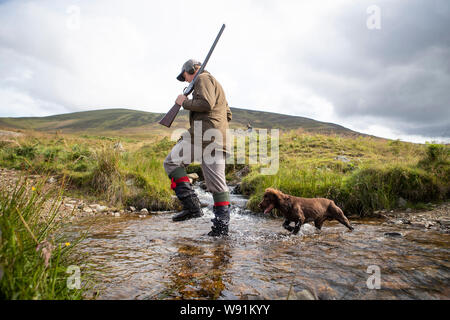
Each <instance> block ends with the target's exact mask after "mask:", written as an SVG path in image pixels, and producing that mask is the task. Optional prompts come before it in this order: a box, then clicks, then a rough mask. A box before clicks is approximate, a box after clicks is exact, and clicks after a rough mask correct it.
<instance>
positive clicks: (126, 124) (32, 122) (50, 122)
mask: <svg viewBox="0 0 450 320" xmlns="http://www.w3.org/2000/svg"><path fill="white" fill-rule="evenodd" d="M231 111H232V113H233V120H232V121H231V122H230V127H231V128H242V129H245V128H247V124H248V123H251V125H252V126H253V127H254V128H268V129H272V128H279V129H298V128H301V129H303V130H305V131H308V132H314V133H336V134H342V135H363V134H360V133H358V132H355V131H352V130H350V129H347V128H345V127H343V126H340V125H337V124H333V123H326V122H320V121H316V120H313V119H309V118H304V117H298V116H290V115H284V114H279V113H272V112H263V111H255V110H246V109H238V108H231ZM162 117H163V114H162V113H153V112H145V111H136V110H129V109H104V110H93V111H83V112H74V113H67V114H60V115H54V116H48V117H20V118H0V128H3V129H22V130H29V129H31V130H37V131H55V130H59V131H62V132H67V133H75V132H80V131H83V132H105V131H120V132H123V133H127V132H128V133H134V134H136V133H140V132H145V131H148V130H157V131H161V130H164V127H163V126H161V125H159V124H158V120H159V119H161V118H162ZM187 126H188V112H187V111H186V110H181V111H180V113H179V114H178V116H177V118H176V120H175V122H174V124H173V128H177V127H187Z"/></svg>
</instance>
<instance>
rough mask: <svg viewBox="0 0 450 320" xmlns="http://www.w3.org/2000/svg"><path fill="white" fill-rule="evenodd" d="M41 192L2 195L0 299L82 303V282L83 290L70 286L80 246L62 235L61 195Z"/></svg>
mask: <svg viewBox="0 0 450 320" xmlns="http://www.w3.org/2000/svg"><path fill="white" fill-rule="evenodd" d="M41 188H42V184H40V185H36V186H28V185H27V184H26V183H25V182H22V183H19V184H18V185H17V187H16V188H15V190H14V191H13V192H10V191H7V190H5V189H3V188H1V189H0V231H1V232H0V299H4V300H15V299H19V300H28V299H34V300H36V299H39V300H41V299H51V300H53V299H81V295H82V290H83V286H82V285H81V279H80V286H79V287H77V284H76V282H75V281H76V280H75V279H74V280H73V281H72V280H71V279H69V286H68V277H69V276H70V275H71V273H70V272H69V273H67V272H68V267H69V266H70V265H74V264H77V262H76V261H75V260H74V259H73V258H72V256H71V253H72V251H73V250H74V248H75V246H76V243H77V241H75V242H74V241H72V242H70V243H69V242H67V240H66V239H64V238H62V236H61V235H60V234H59V232H58V231H59V230H60V227H61V224H60V223H57V222H56V219H55V218H56V216H57V214H58V206H59V205H60V201H59V200H58V194H56V195H55V194H51V193H44V192H43V191H42V189H41ZM50 198H52V199H53V200H50ZM48 201H51V205H50V208H49V209H48V207H46V206H45V204H46V202H48ZM44 208H46V209H44ZM69 271H70V270H69ZM72 284H74V286H72Z"/></svg>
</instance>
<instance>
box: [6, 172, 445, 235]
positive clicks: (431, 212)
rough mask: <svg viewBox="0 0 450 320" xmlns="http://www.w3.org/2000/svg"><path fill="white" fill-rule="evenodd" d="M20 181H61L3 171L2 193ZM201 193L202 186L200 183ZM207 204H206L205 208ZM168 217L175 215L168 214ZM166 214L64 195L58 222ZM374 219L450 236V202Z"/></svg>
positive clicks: (46, 186) (48, 184) (55, 184)
mask: <svg viewBox="0 0 450 320" xmlns="http://www.w3.org/2000/svg"><path fill="white" fill-rule="evenodd" d="M19 181H25V183H26V184H27V186H28V189H30V190H31V188H32V187H33V186H35V185H37V184H40V183H42V182H44V183H43V190H44V191H45V192H47V191H48V190H51V189H53V190H57V189H59V188H60V186H61V183H62V181H61V180H60V179H59V178H58V177H55V176H43V175H29V174H28V173H27V172H23V171H19V170H14V169H5V168H0V184H1V186H2V189H4V190H6V191H7V192H12V191H13V190H14V188H15V187H16V185H17V183H18V182H19ZM199 186H200V189H201V187H202V186H203V183H202V182H200V183H199ZM206 204H207V203H204V205H206ZM46 206H47V207H46V209H45V210H43V213H44V214H45V212H49V211H50V207H49V206H50V202H48V203H47V204H46ZM166 212H168V213H171V212H174V211H166ZM161 213H164V211H151V210H149V209H147V208H141V209H137V208H135V207H133V206H131V207H127V208H117V207H114V206H108V204H107V203H105V202H93V201H89V199H86V198H84V199H83V198H81V197H80V198H78V197H74V196H66V195H62V197H61V206H60V207H59V208H58V215H57V219H58V221H65V222H69V223H70V222H72V221H74V220H75V219H80V218H85V217H95V216H113V217H120V216H135V217H141V218H143V217H145V216H147V215H151V214H161ZM349 217H350V218H352V219H354V218H358V216H357V215H349ZM372 218H375V219H380V220H382V221H385V222H386V223H389V224H397V225H401V224H403V225H407V226H410V227H415V228H422V229H424V230H435V231H440V232H443V233H450V202H443V203H439V204H436V203H435V204H433V203H428V204H426V205H424V206H423V208H421V209H411V208H406V209H395V210H378V211H375V212H374V214H373V216H372Z"/></svg>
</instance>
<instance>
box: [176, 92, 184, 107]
mask: <svg viewBox="0 0 450 320" xmlns="http://www.w3.org/2000/svg"><path fill="white" fill-rule="evenodd" d="M184 100H186V96H185V95H184V94H180V95H179V96H178V97H177V100H175V103H176V104H178V105H180V106H182V105H183V101H184Z"/></svg>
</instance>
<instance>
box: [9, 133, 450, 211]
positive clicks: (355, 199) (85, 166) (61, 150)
mask: <svg viewBox="0 0 450 320" xmlns="http://www.w3.org/2000/svg"><path fill="white" fill-rule="evenodd" d="M117 142H121V143H122V144H123V146H124V148H125V152H119V151H117V150H116V149H114V144H115V143H117ZM269 142H270V140H269ZM174 144H175V142H174V141H170V140H169V139H168V138H167V137H166V136H159V135H156V134H153V135H152V136H151V135H149V136H147V137H141V138H139V137H137V136H131V137H130V136H128V137H126V138H121V137H117V136H115V135H110V136H106V138H105V136H104V135H102V134H100V135H98V136H92V135H83V136H77V135H71V134H59V133H58V134H54V135H48V134H47V135H45V134H37V133H33V134H28V135H26V136H25V137H22V138H17V139H16V140H15V141H14V142H3V143H0V165H1V166H4V167H12V168H16V169H21V170H27V171H29V172H31V173H43V172H44V173H49V174H56V175H61V176H66V177H68V179H69V181H70V184H71V186H72V189H71V190H69V192H76V193H77V195H78V196H80V195H84V196H86V197H91V199H92V200H93V201H104V202H106V203H108V204H109V205H113V206H116V207H124V206H130V205H132V206H134V207H137V208H138V209H140V208H144V207H145V208H147V209H149V210H172V209H175V208H177V206H178V202H177V201H176V200H174V199H173V197H172V196H173V191H172V190H171V189H170V186H169V185H170V183H169V179H168V178H167V175H166V173H165V172H164V169H163V161H164V158H165V157H166V155H167V154H168V152H169V151H170V150H171V148H172V147H173V145H174ZM279 149H280V155H279V161H280V165H279V170H278V172H277V173H276V174H274V175H262V174H260V171H259V170H260V168H261V165H250V174H249V175H248V176H246V177H245V178H244V179H243V181H242V182H243V183H242V190H243V192H244V193H245V194H246V195H248V196H249V197H250V201H249V203H248V206H249V208H250V209H252V210H255V211H258V209H257V206H256V204H257V203H258V202H259V199H260V198H261V195H262V193H263V192H264V190H265V188H267V187H274V188H278V189H280V190H282V191H283V192H286V193H289V194H292V195H297V196H302V197H327V198H330V199H333V200H335V201H336V203H337V204H338V205H339V206H341V207H342V208H343V209H344V210H345V212H346V213H348V214H350V213H351V214H357V215H360V216H365V215H370V214H371V213H372V212H373V211H375V210H378V209H391V208H395V207H396V206H397V202H398V199H399V198H400V197H402V198H403V199H405V200H406V201H407V202H408V206H414V205H415V204H418V203H427V202H429V201H442V200H446V199H448V198H449V195H450V191H449V185H450V178H449V176H450V165H449V147H448V146H445V145H439V144H428V145H420V144H412V143H406V142H401V141H398V140H394V141H392V140H383V139H378V138H373V137H362V136H353V137H349V136H340V135H324V134H311V133H306V132H304V131H303V130H291V131H282V132H281V134H280V143H279ZM268 150H269V151H270V146H268ZM235 156H236V154H235ZM245 158H246V161H245V162H246V163H248V140H247V143H246V155H245ZM244 166H246V165H245V164H227V166H226V177H227V179H228V180H229V181H236V175H235V174H236V172H237V171H238V170H240V169H242V168H243V167H244ZM187 171H188V172H189V173H191V172H196V173H198V174H199V176H200V178H202V171H201V167H200V165H199V164H195V163H194V164H192V165H190V166H189V167H188V168H187Z"/></svg>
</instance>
